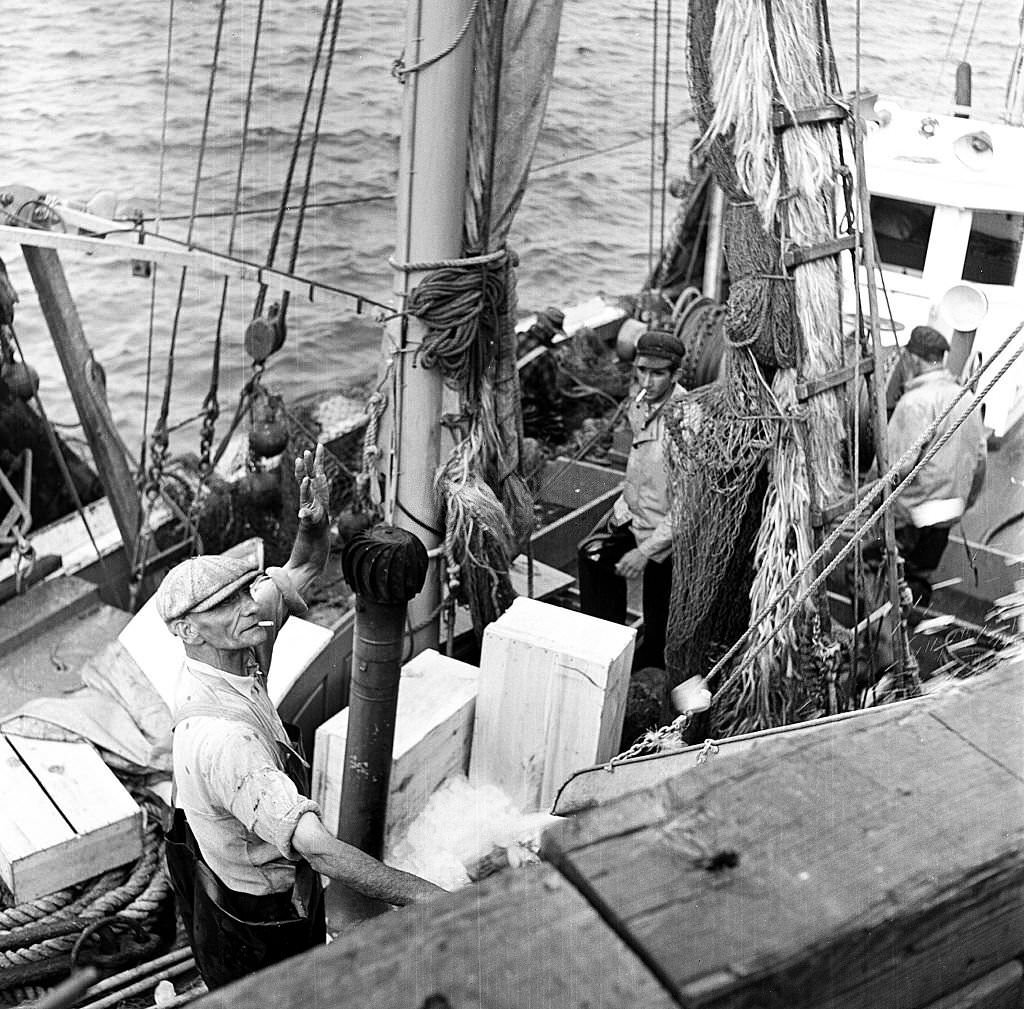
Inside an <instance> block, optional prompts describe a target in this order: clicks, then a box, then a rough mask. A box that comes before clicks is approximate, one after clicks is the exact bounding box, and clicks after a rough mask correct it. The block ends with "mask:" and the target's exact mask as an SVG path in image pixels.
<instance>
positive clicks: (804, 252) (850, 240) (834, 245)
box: [782, 234, 857, 266]
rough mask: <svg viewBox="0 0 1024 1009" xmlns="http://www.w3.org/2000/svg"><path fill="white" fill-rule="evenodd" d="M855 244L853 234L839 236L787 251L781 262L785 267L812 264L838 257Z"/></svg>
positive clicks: (855, 239) (855, 238)
mask: <svg viewBox="0 0 1024 1009" xmlns="http://www.w3.org/2000/svg"><path fill="white" fill-rule="evenodd" d="M856 243H857V236H856V235H855V234H850V235H840V236H839V237H838V238H830V239H829V240H828V241H827V242H819V243H818V244H817V245H807V246H803V247H800V246H796V247H794V248H792V249H789V250H788V251H787V252H786V254H785V256H783V260H782V261H783V262H784V263H785V264H786V266H802V265H803V264H804V263H813V262H814V261H815V260H816V259H824V258H825V257H826V256H835V255H838V254H839V253H840V252H844V251H845V250H846V249H852V248H853V247H854V246H855V245H856Z"/></svg>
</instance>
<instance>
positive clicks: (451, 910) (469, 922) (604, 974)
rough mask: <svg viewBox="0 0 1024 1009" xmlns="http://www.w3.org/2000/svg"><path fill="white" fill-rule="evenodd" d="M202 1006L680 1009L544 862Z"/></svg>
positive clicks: (358, 934) (375, 927)
mask: <svg viewBox="0 0 1024 1009" xmlns="http://www.w3.org/2000/svg"><path fill="white" fill-rule="evenodd" d="M195 1006H196V1009H229V1007H231V1009H234V1007H236V1006H246V1007H247V1009H278V1007H279V1006H311V1007H312V1006H332V1007H334V1009H367V1007H381V1009H383V1007H387V1009H424V1007H426V1009H442V1007H450V1009H527V1007H535V1009H597V1007H608V1009H610V1007H613V1006H643V1007H644V1009H675V1003H674V1002H673V1001H672V999H671V998H669V996H668V994H667V993H666V992H665V991H664V990H663V989H662V988H661V986H660V985H659V984H658V983H657V981H655V979H654V978H653V977H652V976H651V974H650V973H649V972H648V971H647V970H646V969H645V968H644V966H643V965H642V964H641V963H640V962H639V961H638V960H637V958H636V957H635V956H634V955H633V954H632V953H631V952H630V951H629V950H628V949H627V948H626V946H625V945H624V944H623V943H622V941H621V940H620V939H619V938H618V936H616V935H615V933H614V932H612V931H611V929H609V928H608V927H607V926H606V925H605V924H604V922H602V921H601V919H600V917H599V916H598V915H597V913H596V912H595V911H594V910H593V908H591V907H589V906H588V905H587V903H586V901H584V900H583V898H581V897H580V895H579V894H578V893H576V892H575V891H574V890H573V889H572V887H571V886H569V884H568V883H566V881H565V880H564V879H561V878H560V877H559V876H558V874H557V873H555V872H552V871H551V870H550V869H548V868H546V867H542V866H535V867H529V868H524V869H518V870H510V871H507V872H503V873H501V874H499V875H497V876H492V877H491V878H490V879H487V880H485V881H484V882H483V883H480V884H479V885H476V886H469V887H466V888H465V889H464V890H460V891H459V892H458V893H451V894H446V895H445V896H443V897H437V898H435V899H433V900H430V901H427V902H426V903H423V904H417V905H415V906H413V907H407V908H402V909H400V910H398V911H395V912H393V913H391V914H386V915H383V916H381V917H379V918H376V919H375V920H373V921H369V922H365V923H363V924H361V925H360V926H359V928H357V929H351V930H348V931H345V932H342V933H341V935H339V936H338V938H337V939H335V940H334V942H332V943H331V944H330V945H329V946H321V947H320V948H319V949H316V950H314V951H313V952H311V953H307V954H304V955H303V956H301V957H297V958H296V959H294V960H289V961H287V962H286V963H283V964H278V965H276V966H274V967H270V968H268V969H267V970H265V971H260V973H259V974H254V975H252V976H250V977H247V978H243V979H242V980H241V981H238V982H236V983H235V984H233V985H230V986H228V987H227V988H222V989H219V990H217V991H214V992H212V993H210V994H209V995H207V996H205V997H204V998H202V999H200V1000H199V1001H198V1002H196V1003H195Z"/></svg>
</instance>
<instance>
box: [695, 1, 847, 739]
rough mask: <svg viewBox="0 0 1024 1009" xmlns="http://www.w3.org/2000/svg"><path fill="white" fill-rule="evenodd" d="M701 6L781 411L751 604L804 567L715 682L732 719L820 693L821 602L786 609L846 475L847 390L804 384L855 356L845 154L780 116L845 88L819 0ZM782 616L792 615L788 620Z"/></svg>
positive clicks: (735, 213)
mask: <svg viewBox="0 0 1024 1009" xmlns="http://www.w3.org/2000/svg"><path fill="white" fill-rule="evenodd" d="M690 18H691V21H690V25H691V27H690V77H691V94H692V96H693V101H694V106H695V109H696V112H697V115H698V118H699V120H700V123H701V126H702V128H703V130H704V133H703V136H702V139H701V145H702V148H703V150H704V153H705V156H706V157H707V159H708V161H709V163H710V165H711V166H712V170H713V171H714V174H715V177H716V181H717V182H718V184H719V185H720V186H721V187H722V189H723V190H724V192H725V194H726V197H727V200H728V201H729V211H728V219H727V228H726V235H725V255H726V259H727V260H728V263H729V271H730V276H731V278H732V286H731V290H730V296H729V304H728V313H727V319H726V327H725V339H726V342H727V343H728V344H730V345H731V346H732V347H733V348H734V349H735V350H737V351H739V352H742V353H746V354H748V355H749V360H750V363H751V366H753V367H756V368H759V369H761V372H760V373H761V374H763V375H764V376H765V378H766V380H769V381H770V395H768V396H767V397H759V399H758V402H759V406H760V410H761V412H762V414H763V416H764V417H766V418H768V417H770V418H771V419H772V423H771V433H770V434H769V432H768V430H767V429H764V428H762V429H761V433H762V435H763V436H765V437H766V438H767V440H768V441H769V442H770V443H771V452H770V463H769V465H770V479H769V481H768V492H767V496H766V499H765V502H764V507H763V512H762V521H761V526H760V529H759V531H758V535H757V541H756V545H755V551H754V580H753V586H752V589H751V592H750V602H751V611H752V612H753V613H760V612H761V611H762V609H763V608H764V605H765V604H766V603H767V602H768V601H769V600H770V599H772V598H774V597H775V596H776V595H777V593H778V592H779V590H780V589H781V587H782V586H784V585H785V584H786V583H787V582H788V581H789V580H790V579H791V578H792V577H793V576H794V575H796V574H797V573H798V572H801V571H803V572H804V575H803V578H802V580H798V581H797V582H796V584H795V586H794V588H793V589H792V592H791V594H790V595H789V596H785V597H783V599H782V600H780V602H779V603H778V605H777V606H776V607H775V610H774V612H772V613H771V614H770V618H769V619H767V620H764V621H762V622H761V624H760V625H759V626H758V627H756V628H751V629H750V633H749V635H748V640H747V651H746V653H743V654H741V656H740V658H739V659H738V663H739V665H738V667H737V668H738V669H739V670H741V673H740V675H730V676H729V677H728V678H727V680H726V688H725V689H723V690H722V691H720V693H719V694H718V695H716V698H715V704H714V707H713V709H712V726H713V729H714V731H715V732H716V733H719V734H729V733H735V732H743V731H750V730H752V729H760V728H766V727H768V726H771V725H777V724H785V723H787V722H790V721H793V720H795V719H796V718H797V717H800V716H802V717H806V715H807V713H808V710H809V709H810V708H813V707H814V706H815V705H816V704H817V703H818V698H819V696H820V693H821V690H820V685H819V684H818V683H817V682H815V681H816V677H815V676H814V674H813V670H811V671H809V670H807V669H805V668H803V666H802V663H801V655H802V654H806V653H807V652H808V648H809V646H808V643H807V641H808V635H810V636H811V637H815V636H820V628H821V624H820V622H819V620H820V617H819V614H818V611H817V602H816V601H815V600H810V599H809V600H808V601H806V602H805V603H804V604H803V606H802V608H801V611H800V612H799V613H796V614H794V613H792V612H790V610H791V603H792V602H793V600H794V599H795V598H796V597H797V596H798V595H799V593H800V590H801V589H802V588H803V587H804V586H805V585H806V584H809V582H810V580H811V578H812V576H813V572H811V571H810V570H807V569H806V564H807V562H808V560H809V558H810V556H811V554H812V553H813V544H812V526H811V513H812V510H820V509H821V508H822V507H823V505H825V504H827V503H828V502H830V501H833V500H835V499H836V498H837V497H838V496H839V492H840V488H841V486H842V480H843V441H844V422H843V413H842V410H841V403H842V398H841V397H842V392H841V389H840V390H835V389H833V390H828V391H826V392H824V393H823V394H821V395H817V396H814V397H812V398H807V399H805V400H802V399H801V398H800V397H799V396H798V384H799V383H801V382H807V381H809V380H813V379H815V378H819V377H822V376H824V375H827V374H829V373H830V372H833V371H835V370H836V369H838V368H839V367H840V365H841V364H842V363H843V358H844V345H843V334H842V330H841V327H840V280H841V278H840V273H839V265H838V261H837V258H836V251H835V249H834V248H833V249H832V250H831V252H829V251H828V243H829V242H831V241H832V240H833V239H834V238H835V220H836V214H835V195H834V193H835V181H836V178H837V173H838V172H839V170H840V160H839V151H838V140H837V135H836V132H835V127H834V126H833V125H831V124H827V123H826V124H820V123H819V124H808V125H799V126H792V127H791V128H782V127H780V126H779V124H780V121H781V120H780V115H781V117H782V118H785V114H787V113H788V115H789V119H790V120H791V121H792V120H793V119H795V116H794V111H793V110H799V109H803V108H808V107H816V106H821V105H822V104H824V103H826V102H827V100H828V95H829V94H830V93H834V91H835V87H834V84H835V79H834V64H833V62H832V61H831V59H830V58H829V59H828V60H825V59H824V58H823V57H822V54H827V55H828V56H829V57H830V47H829V43H828V35H827V26H826V24H825V21H824V18H825V14H824V11H823V10H822V9H820V8H819V7H818V6H817V5H813V4H804V3H800V2H797V0H770V2H766V3H764V4H761V3H757V4H747V3H742V2H738V0H719V2H718V3H717V4H715V3H710V4H708V3H703V2H701V3H696V2H692V3H691V4H690ZM794 251H795V252H796V253H798V254H797V255H794ZM733 371H734V372H735V369H733ZM676 444H677V445H679V444H680V442H679V440H678V439H677V441H676ZM726 445H727V446H728V445H729V443H726ZM729 447H730V448H732V447H731V446H729ZM723 454H724V453H723ZM736 510H737V512H738V511H739V504H738V503H737V504H736ZM720 520H721V519H720ZM705 535H707V533H705ZM715 535H718V533H717V531H716V533H715ZM680 538H682V536H681V537H680ZM682 549H683V550H684V551H687V552H688V553H693V552H694V551H693V549H692V548H687V547H682ZM778 621H784V622H785V625H784V626H783V627H782V628H781V629H778V628H777V627H776V623H777V622H778ZM769 638H770V640H769ZM827 644H828V642H827V641H826V642H824V643H823V647H824V646H825V645H827ZM747 655H749V656H750V658H749V660H748V659H747V658H746V656H747ZM812 666H813V664H812ZM815 668H816V667H815Z"/></svg>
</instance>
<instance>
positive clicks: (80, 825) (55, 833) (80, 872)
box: [0, 736, 142, 903]
mask: <svg viewBox="0 0 1024 1009" xmlns="http://www.w3.org/2000/svg"><path fill="white" fill-rule="evenodd" d="M0 795H2V796H3V810H2V812H0V878H2V879H3V881H4V883H5V884H6V886H7V889H8V890H10V891H11V893H12V894H13V896H14V901H15V903H21V902H23V901H26V900H34V899H35V898H36V897H39V896H42V895H43V894H46V893H52V892H53V891H55V890H61V889H63V888H64V887H66V886H70V885H72V884H74V883H80V882H81V881H82V880H85V879H89V878H90V877H92V876H96V875H99V874H100V873H103V872H107V871H108V870H109V869H113V868H116V867H117V866H119V865H124V864H125V863H126V862H132V861H134V860H135V859H137V858H139V856H140V855H141V854H142V811H141V810H140V809H139V806H138V804H137V803H136V802H135V800H134V799H133V798H132V797H131V796H130V795H129V794H128V792H127V791H126V790H125V789H124V788H123V787H122V785H121V783H120V782H119V781H118V780H117V778H116V777H114V775H113V773H112V772H111V771H110V769H109V768H108V767H107V766H106V764H104V763H103V761H102V760H101V759H100V756H99V754H98V753H97V752H96V750H95V749H94V748H93V746H92V745H91V744H90V743H84V742H82V743H65V742H58V741H56V740H50V739H28V738H25V737H22V736H0Z"/></svg>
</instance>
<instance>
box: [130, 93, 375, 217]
mask: <svg viewBox="0 0 1024 1009" xmlns="http://www.w3.org/2000/svg"><path fill="white" fill-rule="evenodd" d="M246 111H247V112H248V110H246ZM394 198H395V194H394V193H378V194H374V195H371V196H351V197H347V198H346V199H343V200H314V201H311V202H309V203H307V204H306V207H307V209H309V210H323V209H326V208H328V207H349V206H356V205H358V204H362V203H377V202H380V201H383V200H393V199H394ZM284 209H285V210H286V211H292V210H298V209H299V207H298V206H297V205H294V204H289V205H288V206H287V207H285V208H284ZM279 212H280V207H249V208H248V209H245V210H243V209H242V208H241V207H239V208H238V209H237V210H236V209H231V210H207V211H204V212H203V213H200V214H196V215H195V217H196V220H215V219H216V218H219V217H253V216H256V215H260V214H276V213H279ZM189 216H190V215H188V214H171V215H167V216H165V217H160V218H156V217H147V216H141V217H133V218H127V217H115V218H113V220H115V221H123V222H124V223H126V224H128V223H131V224H134V223H135V222H137V221H141V222H147V221H155V220H162V221H187V220H188V219H189Z"/></svg>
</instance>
